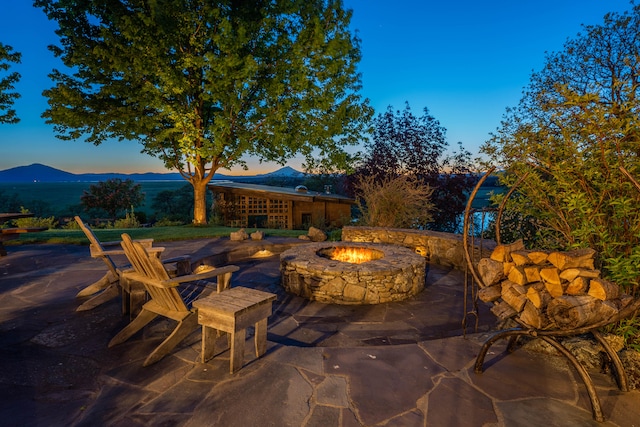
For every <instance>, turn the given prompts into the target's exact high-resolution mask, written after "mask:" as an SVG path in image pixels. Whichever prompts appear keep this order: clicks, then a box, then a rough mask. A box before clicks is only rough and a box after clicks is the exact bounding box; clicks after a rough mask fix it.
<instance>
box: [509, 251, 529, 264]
mask: <svg viewBox="0 0 640 427" xmlns="http://www.w3.org/2000/svg"><path fill="white" fill-rule="evenodd" d="M511 260H512V261H513V262H514V263H515V265H517V266H521V265H527V264H530V263H531V260H530V259H529V251H513V252H511Z"/></svg>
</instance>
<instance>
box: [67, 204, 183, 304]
mask: <svg viewBox="0 0 640 427" xmlns="http://www.w3.org/2000/svg"><path fill="white" fill-rule="evenodd" d="M75 220H76V222H77V223H78V225H79V226H80V229H81V230H82V231H83V232H84V234H85V236H87V239H89V243H90V246H89V250H90V252H91V257H92V258H97V259H101V260H102V261H103V262H104V263H105V265H106V266H107V272H106V273H105V274H104V276H102V278H100V280H98V281H96V282H94V283H92V284H91V285H89V286H87V287H86V288H84V289H82V290H81V291H80V292H78V294H77V295H76V297H78V298H82V297H88V296H91V295H95V296H94V297H93V298H90V299H88V300H87V301H85V302H84V303H82V304H81V305H80V306H79V307H78V308H77V309H76V311H85V310H91V309H93V308H95V307H97V306H99V305H101V304H103V303H105V302H107V301H109V300H111V299H113V298H115V297H117V296H118V295H119V294H122V313H123V314H127V313H130V314H131V315H132V316H135V315H137V314H138V312H139V310H140V307H141V306H142V304H143V302H144V301H145V300H146V291H145V289H144V286H143V285H142V284H139V283H136V282H135V281H132V280H129V279H128V277H127V274H128V273H130V272H133V269H132V267H131V266H130V265H121V266H118V265H117V264H116V262H115V261H114V259H113V257H114V256H116V255H124V250H123V249H122V247H121V245H120V241H117V242H100V240H99V239H98V237H97V236H96V235H95V234H94V232H93V230H92V229H91V227H89V226H88V225H87V224H85V223H84V222H83V221H82V219H81V218H80V217H79V216H76V217H75ZM136 241H137V242H139V243H140V244H141V245H143V246H144V247H145V248H147V250H148V251H150V253H153V254H154V255H155V256H156V257H160V254H161V253H162V251H163V250H164V248H153V247H152V245H153V239H140V240H136ZM163 262H164V263H167V264H175V269H174V270H172V274H173V275H181V274H187V273H190V272H191V260H190V258H189V257H188V256H182V257H176V258H170V259H166V260H164V261H163ZM96 294H97V295H96Z"/></svg>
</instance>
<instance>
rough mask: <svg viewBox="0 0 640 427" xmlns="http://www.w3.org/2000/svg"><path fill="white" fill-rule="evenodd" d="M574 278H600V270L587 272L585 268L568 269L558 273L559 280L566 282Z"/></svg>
mask: <svg viewBox="0 0 640 427" xmlns="http://www.w3.org/2000/svg"><path fill="white" fill-rule="evenodd" d="M576 277H587V278H592V279H595V278H596V277H600V270H588V269H585V268H568V269H566V270H563V271H562V272H560V278H561V279H564V280H566V281H568V282H570V281H572V280H573V279H575V278H576Z"/></svg>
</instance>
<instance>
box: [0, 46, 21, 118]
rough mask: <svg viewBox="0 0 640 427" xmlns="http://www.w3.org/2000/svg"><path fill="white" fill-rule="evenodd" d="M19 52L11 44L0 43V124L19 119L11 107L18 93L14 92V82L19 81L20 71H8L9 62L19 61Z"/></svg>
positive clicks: (9, 67)
mask: <svg viewBox="0 0 640 427" xmlns="http://www.w3.org/2000/svg"><path fill="white" fill-rule="evenodd" d="M20 58H21V54H20V53H19V52H15V51H14V50H13V48H12V47H11V46H8V45H5V44H2V43H0V124H2V123H7V124H9V123H11V124H13V123H18V122H19V121H20V119H19V118H18V116H17V114H16V110H14V109H13V105H14V103H15V101H16V99H18V98H20V94H19V93H17V92H14V89H15V86H14V85H15V84H16V83H17V82H18V81H20V73H18V72H17V71H9V70H10V69H11V64H19V63H20Z"/></svg>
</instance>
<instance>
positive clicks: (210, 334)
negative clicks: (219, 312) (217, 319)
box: [202, 325, 218, 363]
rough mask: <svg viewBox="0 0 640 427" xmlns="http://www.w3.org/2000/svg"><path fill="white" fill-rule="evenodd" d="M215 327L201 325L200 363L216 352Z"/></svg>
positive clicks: (216, 332) (216, 335) (216, 336)
mask: <svg viewBox="0 0 640 427" xmlns="http://www.w3.org/2000/svg"><path fill="white" fill-rule="evenodd" d="M217 338H218V331H217V329H214V328H210V327H208V326H204V325H202V363H206V362H207V360H209V359H211V358H212V357H213V356H214V355H215V352H216V339H217Z"/></svg>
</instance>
